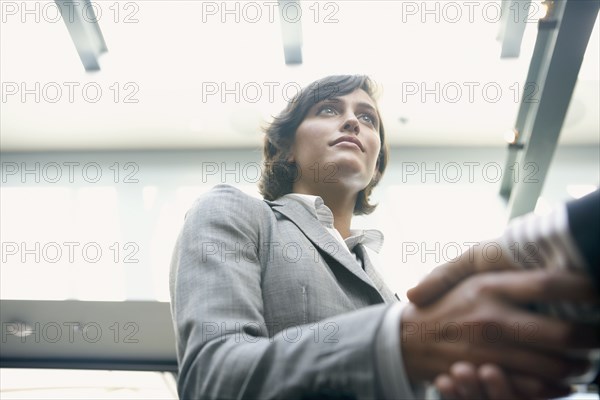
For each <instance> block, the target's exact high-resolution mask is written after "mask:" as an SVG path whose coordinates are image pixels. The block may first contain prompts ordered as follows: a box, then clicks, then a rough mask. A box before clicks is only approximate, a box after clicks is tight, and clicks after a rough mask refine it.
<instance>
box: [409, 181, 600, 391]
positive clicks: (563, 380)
mask: <svg viewBox="0 0 600 400" xmlns="http://www.w3.org/2000/svg"><path fill="white" fill-rule="evenodd" d="M496 243H498V244H500V247H501V248H502V250H503V251H502V252H501V255H500V257H498V258H495V259H494V260H493V261H492V260H490V259H489V258H486V257H484V253H483V252H482V251H478V250H481V249H478V248H475V249H471V250H470V251H469V252H468V253H469V255H468V256H467V255H466V254H463V256H461V257H458V258H457V259H456V260H454V261H451V262H449V263H446V264H444V265H442V266H440V267H438V268H436V269H435V270H434V271H433V272H432V273H431V274H430V275H429V276H427V277H426V278H425V279H424V280H423V281H422V282H421V283H419V285H417V286H416V287H415V288H413V289H411V290H409V292H408V298H409V299H410V301H411V304H409V305H408V306H407V307H406V308H405V309H404V312H403V315H402V324H401V337H402V340H401V349H402V354H403V359H404V363H405V366H406V368H407V372H408V373H409V376H410V378H411V381H412V382H413V383H417V382H420V381H433V382H434V383H435V386H436V387H437V389H438V390H439V391H440V393H441V394H442V395H443V396H444V398H448V399H452V398H457V399H473V398H490V399H522V398H543V397H556V396H562V395H566V394H568V393H569V392H570V387H569V385H568V384H569V383H574V382H590V381H592V380H593V379H594V378H595V377H596V374H597V373H598V366H599V364H600V350H599V349H600V332H599V331H600V329H599V328H600V308H599V307H598V305H599V304H600V294H599V289H600V282H599V280H598V267H599V266H600V265H599V264H600V260H599V258H600V257H599V256H600V194H599V192H595V193H593V194H591V195H588V196H586V197H584V198H582V199H580V200H577V201H574V202H572V203H569V204H567V205H566V206H565V207H564V208H562V209H559V210H557V211H556V212H554V213H553V214H550V215H548V216H545V217H538V216H534V215H528V216H525V217H522V218H519V219H517V220H515V221H513V222H512V223H511V224H510V225H509V227H508V229H507V230H506V231H505V233H504V235H503V236H502V237H501V238H499V239H498V240H497V241H496ZM479 246H481V248H485V243H483V244H481V245H479ZM504 250H505V251H504ZM467 328H468V329H467ZM456 360H462V361H458V362H457V361H456Z"/></svg>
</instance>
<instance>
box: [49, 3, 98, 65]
mask: <svg viewBox="0 0 600 400" xmlns="http://www.w3.org/2000/svg"><path fill="white" fill-rule="evenodd" d="M55 2H56V5H57V6H58V8H59V10H60V13H61V15H62V18H63V21H65V25H66V26H67V29H68V30H69V34H70V35H71V39H73V43H74V44H75V48H76V49H77V53H79V58H81V62H82V63H83V67H84V68H85V70H86V71H98V70H100V63H99V62H98V57H99V56H100V55H101V54H102V53H105V52H106V51H108V49H107V48H106V43H105V42H104V36H102V31H101V30H100V26H99V25H98V17H97V16H96V11H95V7H98V4H97V3H94V4H92V2H91V1H90V0H82V1H81V2H79V1H71V0H55Z"/></svg>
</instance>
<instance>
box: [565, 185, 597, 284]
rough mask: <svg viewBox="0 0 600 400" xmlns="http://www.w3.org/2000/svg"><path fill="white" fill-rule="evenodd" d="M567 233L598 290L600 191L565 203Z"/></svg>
mask: <svg viewBox="0 0 600 400" xmlns="http://www.w3.org/2000/svg"><path fill="white" fill-rule="evenodd" d="M567 215H568V218H569V231H570V232H571V235H572V236H573V239H574V240H575V243H577V247H578V248H579V250H580V252H581V254H582V255H583V258H584V259H585V261H586V263H587V266H588V268H589V272H590V274H591V275H592V276H593V277H594V281H595V282H596V287H597V288H600V273H599V271H598V269H599V268H600V191H595V192H593V193H591V194H589V195H587V196H584V197H582V198H581V199H578V200H575V201H572V202H569V203H567Z"/></svg>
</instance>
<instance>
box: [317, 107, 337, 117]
mask: <svg viewBox="0 0 600 400" xmlns="http://www.w3.org/2000/svg"><path fill="white" fill-rule="evenodd" d="M319 114H330V115H331V114H335V110H334V109H333V107H329V106H325V107H321V108H320V109H319Z"/></svg>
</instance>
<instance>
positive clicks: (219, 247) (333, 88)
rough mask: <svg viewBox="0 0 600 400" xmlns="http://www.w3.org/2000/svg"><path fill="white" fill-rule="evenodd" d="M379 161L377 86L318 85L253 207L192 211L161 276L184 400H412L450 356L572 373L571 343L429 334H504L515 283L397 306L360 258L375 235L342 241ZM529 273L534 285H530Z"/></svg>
mask: <svg viewBox="0 0 600 400" xmlns="http://www.w3.org/2000/svg"><path fill="white" fill-rule="evenodd" d="M387 156H388V153H387V147H386V143H385V133H384V128H383V125H382V122H381V117H380V115H379V111H378V108H377V104H376V102H375V99H374V85H373V83H372V81H370V80H369V79H368V78H367V77H364V76H334V77H327V78H324V79H321V80H319V81H317V82H314V83H313V84H311V85H309V86H308V87H306V88H305V89H304V90H303V91H302V92H301V93H300V94H299V95H298V96H297V97H296V98H295V99H294V100H293V101H291V102H290V103H289V104H288V106H287V107H286V108H285V109H284V110H283V111H282V112H281V114H280V115H279V116H277V117H276V118H275V120H274V122H273V123H272V124H271V125H270V126H269V127H268V128H267V130H266V137H265V145H264V166H265V167H264V173H263V175H262V179H261V181H260V191H261V193H262V195H263V197H264V200H258V199H255V198H252V197H250V196H247V195H245V194H244V193H242V192H241V191H239V190H238V189H236V188H234V187H231V186H227V185H219V186H216V187H215V188H214V189H213V190H212V191H211V192H209V193H208V194H206V195H204V196H202V197H201V198H200V199H198V200H197V201H196V203H195V204H194V205H193V207H192V209H191V210H190V211H189V212H188V213H187V215H186V220H185V224H184V227H183V229H182V232H181V234H180V236H179V238H178V241H177V245H176V248H175V251H174V254H173V258H172V265H171V275H170V291H171V307H172V314H173V320H174V325H175V332H176V336H177V354H178V362H179V376H178V390H179V395H180V397H181V398H182V399H188V398H190V399H192V398H193V399H198V398H207V399H209V398H210V399H238V398H250V399H263V398H264V399H267V398H281V399H294V398H361V399H362V398H394V399H397V398H402V399H406V398H417V397H422V396H423V393H422V392H421V389H422V383H423V382H425V381H427V380H433V379H434V378H435V376H437V375H438V374H441V373H444V372H446V371H448V369H449V368H450V366H451V365H452V363H453V362H455V361H458V360H461V359H465V360H467V361H469V362H472V363H474V364H475V365H480V364H482V363H484V362H486V361H490V360H498V365H499V366H501V367H503V368H506V369H510V370H512V371H514V372H515V373H522V374H527V373H528V371H530V370H531V369H535V370H536V377H535V379H537V380H540V381H541V380H544V381H545V382H548V381H556V380H557V379H560V378H562V377H564V376H565V375H566V374H568V372H569V371H570V368H573V365H572V364H571V363H569V362H568V361H566V360H565V359H564V357H563V356H562V355H561V354H560V353H559V351H558V349H560V348H561V346H564V345H565V344H567V345H571V343H566V342H567V339H565V338H558V339H557V338H555V337H551V336H549V335H544V334H543V333H536V334H533V336H532V337H528V338H527V339H528V340H531V339H533V340H536V346H537V348H532V346H531V345H529V346H527V345H526V343H523V340H522V338H511V339H510V340H507V341H506V342H505V343H504V342H503V343H502V344H496V346H486V343H484V341H482V340H477V339H475V340H473V338H471V340H470V341H468V340H467V339H468V338H463V339H460V340H458V342H456V341H454V342H452V343H449V341H448V340H445V338H444V337H443V335H442V336H437V337H432V335H431V332H432V331H431V330H432V329H433V331H435V330H436V329H437V330H440V325H439V324H440V323H442V324H443V323H449V322H450V321H451V322H452V323H454V324H458V325H459V326H460V324H461V323H466V322H473V321H474V320H477V321H479V319H487V320H488V321H493V322H497V323H498V324H500V325H499V326H501V327H504V326H507V327H508V325H509V323H513V322H514V321H513V320H511V321H507V320H506V318H504V319H501V318H498V320H496V319H494V316H497V315H504V314H505V313H507V312H511V311H512V308H511V307H512V305H511V304H510V302H508V301H506V299H507V298H508V299H510V298H511V296H512V294H511V293H509V290H508V288H512V287H513V285H514V282H513V281H514V279H513V281H510V282H508V281H506V280H505V281H502V282H499V283H497V284H495V283H490V282H489V279H488V280H487V281H486V280H485V277H484V278H480V277H474V278H472V279H469V280H467V281H466V282H464V283H463V284H461V285H459V286H457V287H456V288H455V289H453V290H452V291H450V292H449V293H448V294H447V295H446V296H445V297H444V299H443V300H442V301H438V302H437V303H435V305H433V306H430V307H429V308H427V309H425V310H420V309H418V308H416V307H410V306H407V307H409V308H410V309H407V308H406V307H403V305H401V304H400V303H399V302H397V301H396V298H395V296H394V294H393V293H392V292H391V291H390V290H389V289H388V287H387V286H386V285H385V284H384V282H383V281H382V279H381V278H380V276H379V275H378V274H377V272H376V271H375V269H374V268H373V266H372V264H371V262H370V260H369V258H368V255H367V253H366V251H365V248H366V247H371V248H372V249H374V250H376V251H377V250H378V249H379V247H380V246H381V244H382V235H381V233H379V232H378V231H373V230H361V231H356V230H352V229H351V220H352V216H353V215H358V214H368V213H370V212H372V211H373V210H374V208H375V206H374V205H373V204H371V203H370V201H369V196H370V194H371V192H372V190H373V188H374V187H375V186H376V185H377V183H378V182H379V180H380V179H381V176H382V174H383V172H384V171H385V168H386V163H387ZM528 273H529V274H530V276H528V279H529V282H530V284H533V285H534V284H535V283H536V282H537V281H539V280H540V279H541V278H539V277H538V276H536V275H535V274H533V273H531V272H528ZM522 274H525V273H522ZM507 276H509V277H510V276H512V275H511V274H510V273H507ZM518 278H519V279H520V280H522V279H523V278H522V277H521V276H519V277H518ZM515 279H516V278H515ZM536 279H537V281H536ZM481 288H485V290H483V289H481ZM567 289H568V290H577V289H578V288H574V287H569V288H567ZM567 289H565V290H567ZM513 291H514V290H513ZM473 293H477V294H478V296H479V297H478V299H477V302H474V301H473V297H472V295H473ZM499 294H502V296H500V295H499ZM520 296H521V297H520V298H519V299H520V300H523V299H525V300H528V299H527V298H526V297H527V295H525V294H522V293H521V294H520ZM503 313H504V314H503ZM519 317H521V318H525V317H524V316H523V313H521V314H519ZM532 318H533V316H532ZM535 318H536V323H539V324H541V325H540V326H541V327H542V328H544V329H554V328H556V327H557V326H558V327H564V326H563V325H560V324H562V323H560V322H557V321H549V320H547V319H544V318H542V317H539V316H537V317H535ZM422 324H424V325H422ZM436 324H437V328H436ZM420 327H425V328H426V329H427V330H428V331H427V332H429V333H425V334H423V335H421V333H423V332H419V329H420ZM433 333H434V335H433V336H436V334H435V332H433ZM437 333H438V334H439V333H440V332H437ZM476 333H477V330H476ZM440 337H441V340H440ZM467 346H468V349H469V352H466V351H465V350H466V349H467ZM540 348H542V349H543V350H544V351H540ZM547 349H551V350H553V352H547V351H546V350H547ZM539 365H543V366H544V367H543V368H541V369H540V368H539ZM536 390H537V389H536ZM541 390H542V389H539V390H538V391H537V392H536V394H539V393H541V392H540V391H541ZM543 390H545V391H549V392H550V393H557V391H556V388H555V386H553V385H552V384H549V385H548V386H546V387H545V389H543ZM552 390H554V392H553V391H552Z"/></svg>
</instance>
